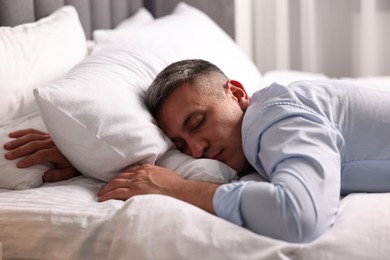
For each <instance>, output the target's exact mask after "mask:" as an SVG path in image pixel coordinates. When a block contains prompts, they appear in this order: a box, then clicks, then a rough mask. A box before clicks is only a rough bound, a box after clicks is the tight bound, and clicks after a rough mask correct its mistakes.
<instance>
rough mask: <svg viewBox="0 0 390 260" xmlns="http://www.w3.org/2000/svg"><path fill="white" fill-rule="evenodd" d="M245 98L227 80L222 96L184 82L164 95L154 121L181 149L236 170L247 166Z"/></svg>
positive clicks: (239, 89)
mask: <svg viewBox="0 0 390 260" xmlns="http://www.w3.org/2000/svg"><path fill="white" fill-rule="evenodd" d="M248 105H249V97H248V96H247V94H246V92H245V90H244V89H243V87H242V86H241V84H240V83H238V82H235V81H233V82H230V81H229V82H228V83H227V84H226V89H225V93H224V97H223V98H218V97H216V96H215V95H205V94H202V93H200V92H199V91H196V90H194V89H193V88H191V87H190V85H189V83H184V84H183V85H181V86H180V87H178V88H177V89H176V90H175V91H174V92H173V93H172V94H171V95H170V96H168V97H167V99H166V100H165V102H164V103H163V105H162V108H161V110H160V112H159V114H158V117H157V122H158V124H159V126H160V127H161V129H162V130H163V131H164V132H165V134H166V135H167V136H168V137H169V138H170V139H171V140H172V141H173V142H174V143H175V145H176V147H177V148H178V149H179V150H181V151H182V152H184V153H186V154H188V155H190V156H193V157H195V158H209V159H215V160H218V161H221V162H223V163H225V164H227V165H229V166H230V167H232V168H233V169H235V170H236V171H238V172H243V171H246V170H248V169H249V168H250V166H249V163H248V161H247V160H246V158H245V156H244V153H243V148H242V140H241V125H242V119H243V116H244V111H245V110H246V108H247V107H248Z"/></svg>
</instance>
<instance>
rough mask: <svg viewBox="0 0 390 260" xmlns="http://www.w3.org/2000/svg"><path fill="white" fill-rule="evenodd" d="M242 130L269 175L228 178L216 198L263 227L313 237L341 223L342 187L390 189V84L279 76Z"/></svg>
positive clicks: (290, 237)
mask: <svg viewBox="0 0 390 260" xmlns="http://www.w3.org/2000/svg"><path fill="white" fill-rule="evenodd" d="M242 138H243V147H244V153H245V155H246V157H247V159H248V161H249V162H250V163H251V164H252V166H253V167H254V168H255V170H256V171H257V172H258V173H259V174H260V175H261V176H262V177H263V178H264V179H266V180H267V182H236V183H230V184H224V185H222V186H220V187H219V188H218V189H217V191H216V193H215V195H214V201H213V203H214V208H215V211H216V213H217V215H218V216H220V217H222V218H225V219H227V220H229V221H231V222H233V223H236V224H238V225H242V226H244V227H246V228H248V229H250V230H252V231H254V232H256V233H258V234H262V235H266V236H269V237H272V238H276V239H281V240H285V241H289V242H309V241H312V240H314V239H315V238H317V237H318V236H320V235H321V234H322V233H324V232H325V231H326V230H327V229H328V228H329V227H331V226H332V224H333V223H334V221H335V217H336V214H337V211H338V205H339V198H340V193H341V194H342V195H345V194H348V193H350V192H389V191H390V89H389V91H384V90H373V89H372V88H365V87H363V86H357V85H355V84H353V83H351V82H347V81H337V80H326V81H298V82H294V83H291V84H289V86H288V87H286V86H282V85H279V84H276V83H274V84H272V85H271V86H269V87H267V88H265V89H262V90H260V91H258V92H256V93H255V94H254V95H253V97H252V98H251V104H250V106H249V107H248V109H247V111H246V113H245V116H244V121H243V126H242Z"/></svg>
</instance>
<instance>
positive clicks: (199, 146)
mask: <svg viewBox="0 0 390 260" xmlns="http://www.w3.org/2000/svg"><path fill="white" fill-rule="evenodd" d="M185 141H186V143H187V147H188V150H189V153H190V155H191V156H192V157H195V158H202V157H204V154H205V150H206V149H207V147H208V143H207V141H206V140H203V139H200V138H188V139H187V140H185Z"/></svg>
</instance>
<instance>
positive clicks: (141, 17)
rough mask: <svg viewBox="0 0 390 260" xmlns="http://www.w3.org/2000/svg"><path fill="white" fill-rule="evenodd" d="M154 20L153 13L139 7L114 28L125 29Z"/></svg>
mask: <svg viewBox="0 0 390 260" xmlns="http://www.w3.org/2000/svg"><path fill="white" fill-rule="evenodd" d="M153 21H154V17H153V15H152V14H151V13H150V12H149V11H148V10H147V9H146V8H145V7H141V8H140V9H139V10H138V11H137V12H135V14H133V15H132V16H130V17H129V18H127V19H126V20H124V21H122V22H120V23H119V24H118V25H117V26H116V27H115V30H127V29H131V28H134V27H137V26H142V25H145V24H148V23H151V22H153Z"/></svg>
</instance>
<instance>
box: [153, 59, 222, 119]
mask: <svg viewBox="0 0 390 260" xmlns="http://www.w3.org/2000/svg"><path fill="white" fill-rule="evenodd" d="M227 80H228V78H227V77H226V75H225V74H224V73H223V72H222V70H221V69H219V68H218V67H217V66H216V65H214V64H212V63H210V62H208V61H205V60H201V59H190V60H182V61H178V62H175V63H172V64H171V65H169V66H167V67H166V68H165V69H164V70H162V71H161V72H160V73H159V74H158V75H157V77H156V78H155V80H154V81H153V82H152V84H151V85H150V87H149V88H148V90H147V91H146V93H145V103H146V106H147V107H148V109H149V111H150V113H151V114H152V116H153V117H155V118H156V117H157V116H158V112H159V110H160V109H161V107H162V105H163V103H164V101H165V100H166V98H167V97H168V96H169V95H170V94H171V93H172V92H173V91H174V90H175V89H176V88H178V87H179V86H181V85H182V84H183V83H190V84H191V86H192V87H194V88H198V89H199V88H201V89H200V90H201V91H206V94H212V93H218V91H219V92H220V93H222V91H221V90H222V89H223V87H224V84H225V82H226V81H227ZM200 81H201V83H202V84H195V83H199V82H200ZM216 86H221V88H218V89H216ZM219 89H220V90H219ZM207 92H208V93H207Z"/></svg>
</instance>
